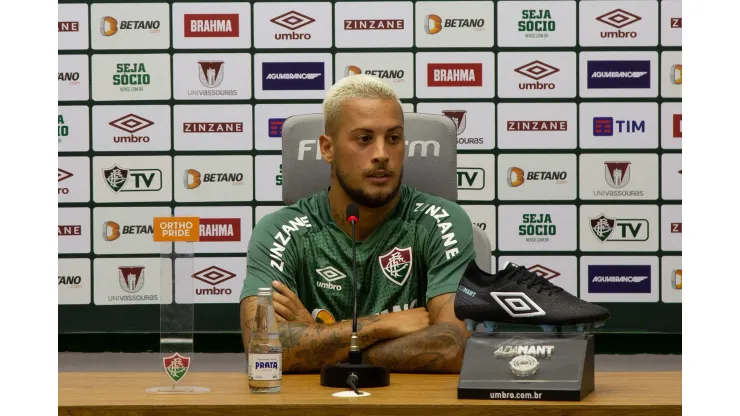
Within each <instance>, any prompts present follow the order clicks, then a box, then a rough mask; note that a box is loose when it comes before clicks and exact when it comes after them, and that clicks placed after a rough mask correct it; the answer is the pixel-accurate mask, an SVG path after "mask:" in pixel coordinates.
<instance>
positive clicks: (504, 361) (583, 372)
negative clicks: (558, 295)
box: [457, 332, 594, 401]
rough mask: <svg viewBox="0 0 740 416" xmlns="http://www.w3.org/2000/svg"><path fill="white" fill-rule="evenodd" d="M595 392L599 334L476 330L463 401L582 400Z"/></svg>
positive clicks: (462, 380) (463, 374) (460, 394)
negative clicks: (483, 331)
mask: <svg viewBox="0 0 740 416" xmlns="http://www.w3.org/2000/svg"><path fill="white" fill-rule="evenodd" d="M593 391H594V337H593V335H590V334H589V335H586V334H553V333H534V334H524V333H480V332H476V333H474V334H473V336H471V337H470V338H468V341H467V343H466V346H465V355H464V357H463V363H462V369H461V370H460V377H459V379H458V385H457V398H458V399H481V400H511V399H518V400H563V401H581V400H583V399H584V398H586V397H587V396H588V395H589V394H590V393H592V392H593Z"/></svg>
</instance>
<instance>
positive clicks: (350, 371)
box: [321, 204, 391, 395]
mask: <svg viewBox="0 0 740 416" xmlns="http://www.w3.org/2000/svg"><path fill="white" fill-rule="evenodd" d="M346 215H347V222H348V223H349V224H350V225H351V226H352V302H353V305H352V338H351V340H350V347H349V362H348V363H340V364H328V365H325V366H324V367H323V368H322V369H321V385H322V386H324V387H346V386H349V387H351V388H352V390H354V392H355V393H356V394H358V395H359V394H360V392H359V390H358V388H362V387H365V388H367V387H385V386H387V385H389V384H390V383H391V380H390V373H389V372H388V369H387V368H385V367H380V366H377V365H371V364H362V351H361V350H360V345H359V342H358V338H357V256H356V253H355V245H356V238H355V225H357V223H358V222H359V221H360V209H359V208H358V207H357V205H355V204H349V205H348V206H347V213H346Z"/></svg>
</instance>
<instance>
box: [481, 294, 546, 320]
mask: <svg viewBox="0 0 740 416" xmlns="http://www.w3.org/2000/svg"><path fill="white" fill-rule="evenodd" d="M491 296H492V297H493V299H494V300H496V302H497V303H498V304H499V306H501V308H502V309H503V310H505V311H506V313H508V314H509V316H511V317H513V318H526V317H530V316H544V315H545V311H543V310H542V308H540V307H539V305H537V304H536V303H534V301H533V300H532V299H530V298H529V296H527V295H526V294H525V293H522V292H491Z"/></svg>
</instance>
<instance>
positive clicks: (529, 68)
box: [514, 61, 560, 90]
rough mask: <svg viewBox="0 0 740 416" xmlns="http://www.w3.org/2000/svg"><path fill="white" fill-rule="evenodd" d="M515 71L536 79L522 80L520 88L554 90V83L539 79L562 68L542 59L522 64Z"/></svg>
mask: <svg viewBox="0 0 740 416" xmlns="http://www.w3.org/2000/svg"><path fill="white" fill-rule="evenodd" d="M514 72H517V73H519V74H521V75H524V76H525V77H528V78H531V79H533V80H535V81H536V82H520V83H519V89H520V90H553V89H555V84H554V83H552V82H550V83H541V82H539V80H541V79H542V78H545V77H549V76H550V75H552V74H555V73H557V72H560V69H558V68H555V67H554V66H552V65H548V64H546V63H544V62H542V61H532V62H530V63H528V64H525V65H522V66H520V67H519V68H516V69H514Z"/></svg>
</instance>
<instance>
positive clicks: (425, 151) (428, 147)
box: [298, 140, 439, 160]
mask: <svg viewBox="0 0 740 416" xmlns="http://www.w3.org/2000/svg"><path fill="white" fill-rule="evenodd" d="M317 142H318V140H301V141H300V142H298V160H305V159H306V152H310V151H311V150H312V149H313V147H314V146H315V148H316V160H321V152H320V150H319V147H318V146H316V144H317ZM406 148H407V149H408V157H415V156H417V155H418V157H432V156H433V157H439V142H437V141H434V140H415V141H413V142H411V143H409V142H408V141H407V142H406Z"/></svg>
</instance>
